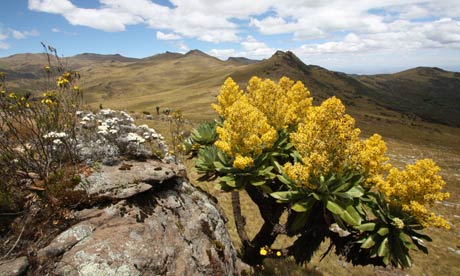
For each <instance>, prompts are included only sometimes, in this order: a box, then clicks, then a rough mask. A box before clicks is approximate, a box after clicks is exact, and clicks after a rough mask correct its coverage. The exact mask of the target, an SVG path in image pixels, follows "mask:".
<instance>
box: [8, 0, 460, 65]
mask: <svg viewBox="0 0 460 276" xmlns="http://www.w3.org/2000/svg"><path fill="white" fill-rule="evenodd" d="M0 5H1V9H0V57H5V56H9V55H12V54H16V53H26V52H41V50H42V49H41V45H40V42H44V43H47V44H50V45H53V46H54V47H55V48H57V49H58V51H59V52H60V53H61V54H63V55H64V56H72V55H75V54H79V53H84V52H91V53H100V54H115V53H119V54H121V55H124V56H128V57H137V58H142V57H147V56H152V55H154V54H158V53H162V52H165V51H171V52H183V53H184V52H187V51H189V50H191V49H200V50H202V51H204V52H206V53H208V54H210V55H213V56H216V57H219V58H221V59H226V58H227V57H229V56H245V57H248V58H253V59H263V58H269V57H270V56H271V55H272V54H273V53H274V52H275V51H276V50H283V51H287V50H290V51H293V52H294V53H295V54H296V55H297V56H299V57H300V58H301V59H302V60H303V61H304V62H305V63H306V64H315V65H319V66H322V67H325V68H327V69H330V70H336V71H343V72H347V73H388V72H396V71H401V70H404V69H408V68H412V67H416V66H436V67H440V68H443V69H447V70H451V71H460V1H458V0H425V1H419V0H398V1H395V0H387V1H382V0H366V1H348V0H328V1H320V0H283V1H280V0H264V1H248V0H232V1H228V0H225V1H224V0H193V1H192V0H170V1H168V0H29V1H26V0H2V1H1V4H0Z"/></svg>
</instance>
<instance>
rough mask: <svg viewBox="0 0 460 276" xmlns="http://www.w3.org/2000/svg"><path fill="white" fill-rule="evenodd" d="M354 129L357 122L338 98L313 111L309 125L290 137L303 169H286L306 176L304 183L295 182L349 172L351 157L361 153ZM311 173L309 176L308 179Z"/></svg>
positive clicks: (304, 123) (295, 166)
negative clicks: (329, 173)
mask: <svg viewBox="0 0 460 276" xmlns="http://www.w3.org/2000/svg"><path fill="white" fill-rule="evenodd" d="M354 125H355V121H354V119H353V118H352V117H351V116H349V115H348V114H345V106H344V105H343V104H342V102H341V101H340V100H339V99H337V98H335V97H332V98H329V99H327V100H325V101H324V102H323V103H322V104H321V105H320V106H315V107H311V108H310V110H309V112H308V114H307V116H306V119H305V121H304V122H302V123H300V124H299V125H298V129H297V131H296V132H293V133H291V135H290V137H291V142H292V143H293V144H294V146H295V147H296V149H297V150H298V151H299V153H300V155H301V156H302V162H303V165H294V166H291V165H287V166H286V167H285V169H286V170H288V171H289V174H290V175H292V176H294V175H299V176H300V175H302V176H300V177H301V179H299V177H296V178H293V179H295V180H297V179H299V180H302V181H305V180H307V179H308V177H309V176H310V175H315V176H319V175H326V174H327V173H328V172H329V171H331V170H332V169H334V171H336V172H342V171H343V170H344V169H345V168H349V167H350V165H353V164H351V162H352V161H353V160H352V159H351V158H350V157H351V156H353V155H354V154H356V153H357V152H356V151H357V148H358V147H356V144H357V143H359V134H360V130H359V129H358V128H355V127H354ZM300 166H303V167H305V168H300ZM295 170H301V171H299V172H296V171H295ZM307 171H308V172H309V174H308V175H304V174H305V173H306V172H307Z"/></svg>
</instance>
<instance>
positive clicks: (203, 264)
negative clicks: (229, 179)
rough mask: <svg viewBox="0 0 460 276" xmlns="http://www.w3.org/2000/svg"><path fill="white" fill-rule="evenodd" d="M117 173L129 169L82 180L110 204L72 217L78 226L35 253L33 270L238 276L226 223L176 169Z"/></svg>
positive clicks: (143, 165)
mask: <svg viewBox="0 0 460 276" xmlns="http://www.w3.org/2000/svg"><path fill="white" fill-rule="evenodd" d="M155 162H156V163H155ZM122 166H124V168H128V167H129V170H127V169H126V170H125V169H124V170H119V171H115V167H113V166H102V167H101V168H100V170H99V171H98V172H96V173H94V174H92V175H90V176H87V177H85V182H86V185H88V187H91V188H90V189H88V190H87V191H88V193H90V194H92V195H96V194H100V195H103V196H105V197H109V198H111V199H112V201H113V202H112V203H111V204H108V205H106V206H105V207H102V208H91V209H84V210H81V211H79V212H77V213H76V214H75V216H76V218H77V220H79V221H80V222H79V223H78V224H76V225H74V226H73V227H71V228H70V229H68V230H66V231H64V232H63V233H61V234H60V235H59V236H58V237H56V238H55V239H54V240H53V241H52V242H51V243H50V244H49V245H48V246H47V247H45V248H43V249H41V250H40V251H39V252H38V254H37V260H38V263H40V264H42V265H47V266H50V263H49V260H56V261H55V263H54V264H52V265H51V271H52V272H53V273H55V274H56V275H75V276H76V275H88V276H89V275H126V276H131V275H132V276H134V275H240V273H241V270H242V269H244V268H245V267H246V266H245V265H244V264H243V263H241V261H240V260H239V259H238V258H237V256H236V251H235V248H234V247H233V244H232V242H231V240H230V236H229V234H228V231H227V228H226V226H225V223H226V218H225V216H224V215H223V213H222V212H221V211H220V209H219V207H218V206H217V205H216V202H215V201H214V199H213V198H212V197H211V196H209V195H207V194H205V193H203V192H202V191H200V190H198V189H196V188H195V187H193V186H192V185H191V184H190V183H188V181H187V180H186V179H185V178H183V177H179V176H178V175H177V173H178V172H179V171H180V170H181V168H180V167H178V166H177V165H172V164H168V165H167V164H161V163H159V162H158V161H149V162H134V161H132V162H130V163H129V164H123V165H122ZM120 167H121V166H120ZM149 167H151V168H150V169H149ZM160 168H161V169H160ZM142 171H144V172H145V173H143V174H141V172H142ZM117 175H118V176H119V178H118V180H119V181H116V178H117V177H118V176H117ZM114 183H117V184H116V185H115V184H114ZM117 185H118V186H117ZM135 185H139V189H136V188H133V187H136V186H135ZM148 186H149V187H150V188H149V187H148ZM96 187H98V188H96ZM117 187H118V188H119V190H117V189H118V188H117ZM127 189H132V191H131V192H129V193H128V192H126V190H127ZM121 194H123V195H124V196H119V195H121ZM128 194H129V196H127V195H128ZM47 262H48V263H47ZM53 275H54V274H53Z"/></svg>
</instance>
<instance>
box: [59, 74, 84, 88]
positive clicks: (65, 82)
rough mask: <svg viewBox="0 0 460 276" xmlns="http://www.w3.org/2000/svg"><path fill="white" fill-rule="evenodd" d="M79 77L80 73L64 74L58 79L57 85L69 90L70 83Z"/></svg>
mask: <svg viewBox="0 0 460 276" xmlns="http://www.w3.org/2000/svg"><path fill="white" fill-rule="evenodd" d="M79 77H80V73H78V72H74V71H67V72H64V73H63V74H62V75H61V76H59V77H58V79H57V81H56V85H57V86H58V87H59V88H68V87H69V85H70V83H72V82H73V81H74V79H78V78H79ZM77 88H78V86H77ZM74 90H75V91H77V90H78V89H74Z"/></svg>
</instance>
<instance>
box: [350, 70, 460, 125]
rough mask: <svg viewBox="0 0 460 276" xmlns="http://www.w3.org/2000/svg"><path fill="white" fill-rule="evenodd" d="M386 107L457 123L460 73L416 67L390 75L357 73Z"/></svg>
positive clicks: (440, 121) (428, 118)
mask: <svg viewBox="0 0 460 276" xmlns="http://www.w3.org/2000/svg"><path fill="white" fill-rule="evenodd" d="M357 78H358V79H359V80H360V81H361V82H362V83H364V84H365V85H366V86H368V87H369V89H365V90H364V92H365V94H366V95H368V96H369V97H371V98H373V99H374V100H375V101H376V102H378V103H379V104H381V105H383V106H385V107H386V108H389V109H393V110H396V111H398V112H402V113H404V114H413V115H416V116H419V117H421V118H422V119H424V120H426V121H430V122H436V123H443V124H447V125H453V126H457V127H460V73H454V72H448V71H444V70H442V69H439V68H428V67H417V68H414V69H411V70H407V71H403V72H400V73H396V74H391V75H374V76H359V77H357Z"/></svg>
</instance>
